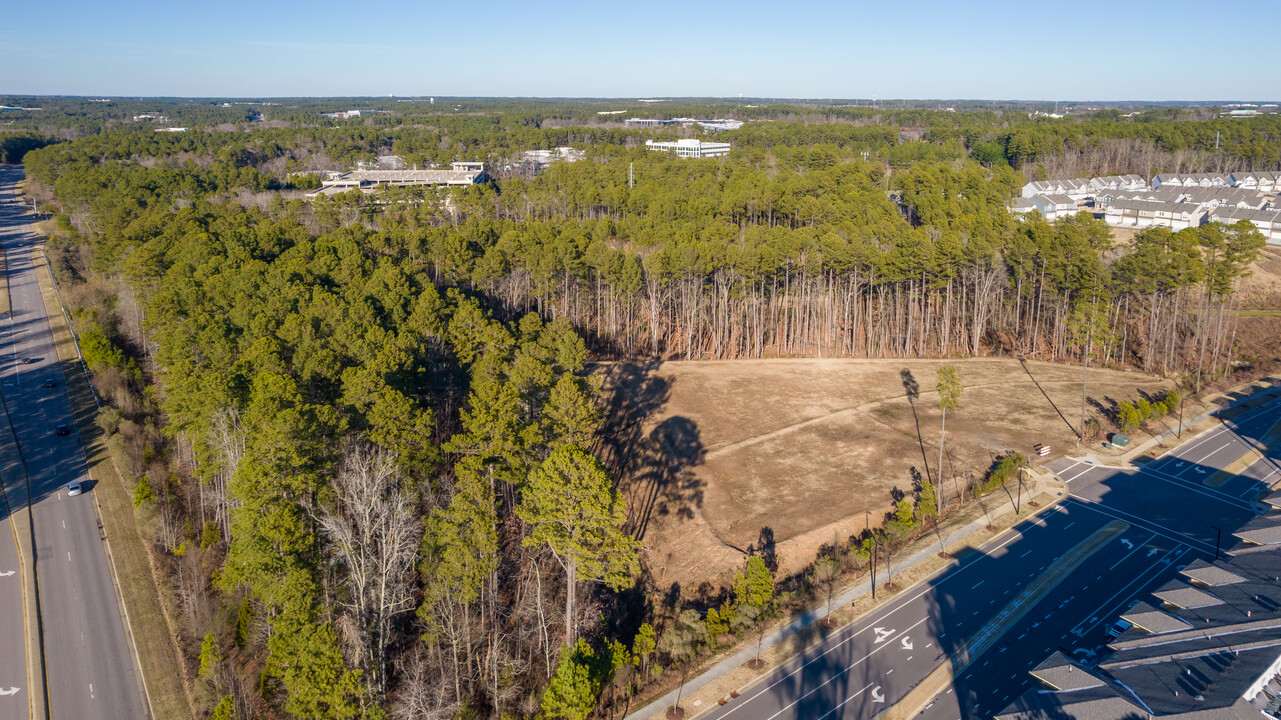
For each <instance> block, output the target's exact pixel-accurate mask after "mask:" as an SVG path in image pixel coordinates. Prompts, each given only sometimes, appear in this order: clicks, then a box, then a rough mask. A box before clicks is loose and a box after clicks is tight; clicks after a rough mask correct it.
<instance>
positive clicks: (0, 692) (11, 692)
mask: <svg viewBox="0 0 1281 720" xmlns="http://www.w3.org/2000/svg"><path fill="white" fill-rule="evenodd" d="M17 694H18V688H16V687H11V688H9V689H8V690H0V695H17Z"/></svg>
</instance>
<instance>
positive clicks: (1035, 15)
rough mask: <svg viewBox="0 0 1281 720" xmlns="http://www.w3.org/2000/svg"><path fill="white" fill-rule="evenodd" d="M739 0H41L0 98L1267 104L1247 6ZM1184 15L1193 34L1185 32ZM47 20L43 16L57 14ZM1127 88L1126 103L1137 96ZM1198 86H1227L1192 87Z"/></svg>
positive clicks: (1257, 29)
mask: <svg viewBox="0 0 1281 720" xmlns="http://www.w3.org/2000/svg"><path fill="white" fill-rule="evenodd" d="M1205 10H1206V5H1205V4H1204V3H1193V2H1187V1H1186V0H1185V1H1181V2H1167V3H1161V4H1157V3H1154V2H1138V3H1123V4H1118V5H1116V6H1111V7H1107V8H1106V9H1104V10H1100V11H1094V12H1090V13H1085V12H1081V11H1075V10H1072V9H1067V10H1065V9H1064V8H1061V7H1059V6H1028V5H1022V4H1016V3H1010V2H1004V1H1002V0H980V1H979V2H978V3H975V4H970V5H964V6H961V5H957V4H951V3H946V4H944V3H938V4H936V3H930V2H921V1H920V0H917V1H915V2H907V3H900V4H899V5H897V6H895V7H893V8H891V7H888V6H886V5H882V4H877V5H872V4H865V3H857V4H838V3H828V2H818V1H814V0H806V1H803V2H799V3H792V4H790V5H788V6H787V7H786V10H785V11H783V12H780V10H779V9H778V6H777V5H776V4H767V3H760V2H748V3H745V4H742V5H738V6H734V7H733V8H728V9H725V10H724V11H721V12H715V11H712V12H706V11H703V10H700V11H699V12H698V13H697V14H691V13H682V12H677V11H673V10H667V9H659V8H651V7H645V6H633V5H628V6H619V7H613V6H601V5H598V4H592V3H584V2H551V3H543V4H539V5H534V4H529V3H509V2H505V1H504V2H498V3H494V4H493V5H491V6H487V7H486V8H484V10H483V12H480V11H477V10H475V9H474V6H466V5H462V4H453V5H449V4H440V3H438V4H434V5H430V6H429V5H423V4H413V3H405V2H391V3H388V4H385V5H382V6H379V7H378V8H377V10H373V11H367V10H363V9H356V8H353V7H351V6H350V5H346V4H343V3H337V2H332V1H329V0H320V1H318V2H314V3H306V4H302V3H298V4H293V3H288V4H250V3H247V2H244V1H243V0H232V1H231V2H229V3H225V4H223V5H220V6H218V7H217V8H206V7H199V6H196V7H186V6H178V5H171V4H166V5H161V4H159V3H147V2H133V3H126V4H123V5H119V4H117V5H110V6H107V5H101V4H96V3H89V2H85V1H84V0H54V2H51V3H46V4H43V5H39V6H36V5H34V4H31V5H24V6H17V7H14V8H13V9H11V10H10V11H9V12H8V13H7V15H8V19H9V22H8V23H7V24H6V27H5V28H4V29H2V30H0V39H3V42H0V62H3V64H4V67H5V68H6V69H7V70H8V71H9V72H8V73H7V75H8V78H7V80H6V82H5V86H3V87H0V93H4V94H6V95H20V96H82V97H93V96H104V97H147V98H153V97H181V98H215V97H216V98H246V99H251V98H317V97H386V96H387V95H388V94H394V95H396V96H400V97H415V96H433V95H434V96H437V97H468V98H595V99H602V100H615V99H616V100H622V99H634V98H645V97H661V98H730V99H735V98H737V96H738V95H739V94H742V95H743V96H744V98H752V99H771V100H789V99H790V100H802V99H831V98H839V99H863V100H867V99H871V98H873V97H878V98H887V99H895V100H917V101H921V100H939V101H945V100H962V99H976V100H981V99H991V101H997V100H1000V99H1009V101H1022V102H1054V101H1056V100H1057V101H1060V102H1140V103H1142V102H1152V103H1163V102H1197V103H1211V102H1219V103H1227V102H1268V100H1266V99H1263V100H1260V98H1276V97H1281V79H1279V78H1278V76H1277V75H1276V74H1269V73H1267V72H1264V71H1261V70H1260V69H1258V67H1257V65H1254V64H1251V61H1250V59H1249V58H1250V56H1249V55H1248V54H1242V53H1240V52H1239V51H1240V50H1241V49H1242V48H1264V49H1266V48H1268V47H1271V46H1273V45H1274V43H1275V38H1274V37H1272V35H1273V32H1272V27H1273V25H1272V24H1271V23H1265V22H1258V23H1250V22H1243V19H1248V18H1250V17H1251V16H1252V15H1255V14H1258V12H1259V10H1260V8H1259V6H1258V4H1257V3H1250V2H1243V1H1240V0H1235V1H1229V2H1222V3H1218V4H1216V5H1215V7H1214V10H1215V11H1214V12H1213V13H1206V12H1205ZM1193 17H1195V18H1196V20H1195V22H1196V26H1197V30H1198V35H1199V37H1200V38H1223V40H1222V42H1221V43H1215V44H1210V45H1209V47H1207V43H1206V42H1205V41H1204V40H1196V39H1194V41H1191V42H1190V41H1187V40H1181V38H1183V37H1185V36H1186V32H1187V26H1188V25H1187V24H1188V22H1189V18H1193ZM53 19H56V21H55V20H53ZM1136 98H1138V99H1136ZM1205 98H1222V99H1221V100H1213V101H1211V100H1206V99H1205Z"/></svg>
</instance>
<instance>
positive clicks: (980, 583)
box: [970, 580, 987, 590]
mask: <svg viewBox="0 0 1281 720" xmlns="http://www.w3.org/2000/svg"><path fill="white" fill-rule="evenodd" d="M985 582H987V581H986V580H979V581H978V584H977V585H975V586H974V587H972V588H970V589H971V590H978V589H979V585H982V584H983V583H985Z"/></svg>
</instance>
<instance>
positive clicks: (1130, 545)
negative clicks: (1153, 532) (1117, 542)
mask: <svg viewBox="0 0 1281 720" xmlns="http://www.w3.org/2000/svg"><path fill="white" fill-rule="evenodd" d="M1121 544H1122V545H1124V546H1125V549H1126V550H1133V549H1134V543H1132V542H1130V541H1129V540H1126V539H1125V538H1121Z"/></svg>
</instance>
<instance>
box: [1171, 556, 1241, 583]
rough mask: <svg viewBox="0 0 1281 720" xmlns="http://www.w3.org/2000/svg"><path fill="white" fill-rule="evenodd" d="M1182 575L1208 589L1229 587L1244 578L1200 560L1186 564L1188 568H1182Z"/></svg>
mask: <svg viewBox="0 0 1281 720" xmlns="http://www.w3.org/2000/svg"><path fill="white" fill-rule="evenodd" d="M1182 573H1183V574H1184V575H1186V576H1187V577H1188V578H1189V579H1190V580H1193V581H1194V582H1196V583H1198V584H1200V585H1206V586H1208V587H1217V586H1219V585H1231V584H1233V583H1239V582H1243V581H1244V580H1245V578H1243V577H1241V576H1240V575H1237V574H1236V573H1234V572H1232V571H1231V570H1228V569H1227V568H1224V567H1220V566H1219V565H1216V564H1214V563H1212V562H1207V561H1205V560H1202V559H1200V558H1197V559H1196V560H1193V561H1192V562H1190V563H1188V566H1187V567H1185V568H1183V570H1182Z"/></svg>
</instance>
